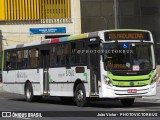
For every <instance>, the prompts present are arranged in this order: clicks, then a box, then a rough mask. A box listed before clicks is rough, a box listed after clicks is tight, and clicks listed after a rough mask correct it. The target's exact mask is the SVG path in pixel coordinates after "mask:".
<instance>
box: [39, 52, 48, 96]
mask: <svg viewBox="0 0 160 120" xmlns="http://www.w3.org/2000/svg"><path fill="white" fill-rule="evenodd" d="M41 66H42V68H43V94H44V95H48V94H49V81H48V79H49V75H48V67H49V50H41Z"/></svg>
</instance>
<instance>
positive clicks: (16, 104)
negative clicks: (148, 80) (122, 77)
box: [0, 88, 160, 120]
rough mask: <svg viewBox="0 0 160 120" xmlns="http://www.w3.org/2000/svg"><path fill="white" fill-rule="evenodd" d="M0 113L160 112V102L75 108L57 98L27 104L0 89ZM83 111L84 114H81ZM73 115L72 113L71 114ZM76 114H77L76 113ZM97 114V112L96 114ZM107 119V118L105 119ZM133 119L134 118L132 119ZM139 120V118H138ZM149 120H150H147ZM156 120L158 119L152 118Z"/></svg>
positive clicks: (93, 104) (102, 103) (110, 102)
mask: <svg viewBox="0 0 160 120" xmlns="http://www.w3.org/2000/svg"><path fill="white" fill-rule="evenodd" d="M0 111H1V112H2V111H21V112H25V111H30V112H33V111H39V112H41V111H50V114H58V115H59V116H63V115H64V114H66V113H65V112H58V113H56V111H66V112H68V111H74V112H75V111H81V113H87V111H95V112H97V111H104V112H111V111H119V112H122V111H143V112H146V111H160V100H151V99H150V100H147V99H137V100H136V102H135V104H134V105H133V106H132V107H127V108H125V107H123V106H122V105H121V103H120V102H119V101H113V100H107V101H95V102H91V104H90V106H89V107H77V106H75V105H74V104H71V103H64V102H62V101H61V100H60V99H59V98H56V97H53V98H44V99H43V100H42V101H41V102H34V103H28V102H26V101H25V98H24V96H23V95H17V94H12V93H7V92H4V91H3V90H2V88H0ZM83 111H85V112H83ZM73 114H74V113H73ZM76 114H78V113H76ZM97 114H98V112H97ZM107 118H108V117H107ZM107 118H106V117H93V118H91V117H90V118H86V117H83V116H82V117H76V118H75V117H72V118H69V117H54V118H53V117H52V118H51V117H46V118H43V117H42V118H17V117H16V118H0V120H19V119H23V120H24V119H28V120H42V119H43V120H53V119H55V120H60V119H61V120H65V119H69V120H85V119H86V120H90V119H92V120H93V119H95V120H99V119H105V120H106V119H107ZM109 119H110V120H112V119H114V120H115V119H117V120H121V119H122V120H125V119H126V120H127V119H128V118H126V117H125V118H122V117H121V118H118V117H113V118H112V117H110V118H109ZM132 119H135V120H136V118H135V117H132ZM138 119H139V118H138ZM141 119H145V117H141ZM147 119H148V117H147V118H146V119H145V120H147ZM149 119H150V118H149ZM151 119H153V118H151ZM154 119H158V118H154Z"/></svg>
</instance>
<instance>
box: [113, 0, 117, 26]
mask: <svg viewBox="0 0 160 120" xmlns="http://www.w3.org/2000/svg"><path fill="white" fill-rule="evenodd" d="M114 24H115V29H118V0H114Z"/></svg>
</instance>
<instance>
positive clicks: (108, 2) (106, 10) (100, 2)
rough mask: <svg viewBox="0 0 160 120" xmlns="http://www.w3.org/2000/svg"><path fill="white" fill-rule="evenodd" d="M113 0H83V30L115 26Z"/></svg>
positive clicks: (96, 29)
mask: <svg viewBox="0 0 160 120" xmlns="http://www.w3.org/2000/svg"><path fill="white" fill-rule="evenodd" d="M113 3H114V1H113V0H81V17H82V32H93V31H98V30H104V29H112V28H114V13H113V7H114V4H113Z"/></svg>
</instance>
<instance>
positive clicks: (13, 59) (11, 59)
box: [8, 52, 17, 69]
mask: <svg viewBox="0 0 160 120" xmlns="http://www.w3.org/2000/svg"><path fill="white" fill-rule="evenodd" d="M9 54H10V55H9V61H8V69H16V62H17V54H16V52H10V53H9Z"/></svg>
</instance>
